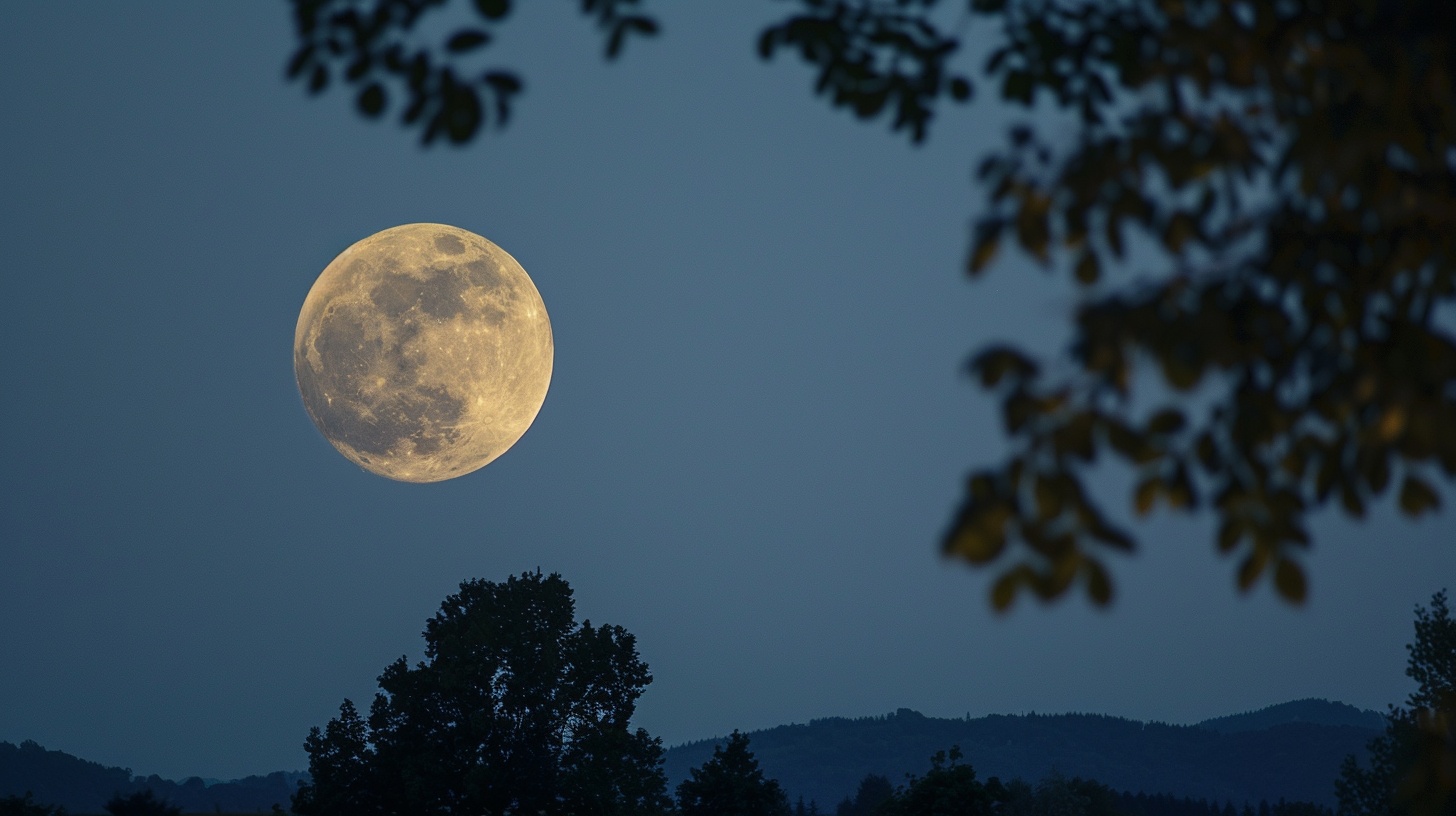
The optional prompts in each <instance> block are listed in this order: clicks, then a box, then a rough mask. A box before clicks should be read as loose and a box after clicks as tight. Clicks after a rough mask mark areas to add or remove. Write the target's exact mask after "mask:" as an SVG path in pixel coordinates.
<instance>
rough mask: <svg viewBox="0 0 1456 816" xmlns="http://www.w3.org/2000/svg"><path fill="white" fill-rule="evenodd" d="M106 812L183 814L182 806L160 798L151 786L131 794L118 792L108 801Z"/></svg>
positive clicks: (120, 814)
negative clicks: (125, 794) (126, 794)
mask: <svg viewBox="0 0 1456 816" xmlns="http://www.w3.org/2000/svg"><path fill="white" fill-rule="evenodd" d="M106 812H107V813H110V814H111V816H182V808H180V807H177V806H176V805H173V804H171V803H169V802H167V801H166V800H165V799H158V798H157V795H156V794H155V793H152V790H151V789H150V788H148V789H147V790H144V791H140V792H138V793H133V794H131V795H130V796H122V795H121V794H119V793H118V794H117V795H115V796H113V797H111V800H110V801H108V802H107V803H106Z"/></svg>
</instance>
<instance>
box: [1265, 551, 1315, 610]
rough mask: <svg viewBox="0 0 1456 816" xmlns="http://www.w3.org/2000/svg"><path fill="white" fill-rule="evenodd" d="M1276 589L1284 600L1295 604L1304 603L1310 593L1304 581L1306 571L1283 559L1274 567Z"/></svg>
mask: <svg viewBox="0 0 1456 816" xmlns="http://www.w3.org/2000/svg"><path fill="white" fill-rule="evenodd" d="M1274 588H1275V589H1277V590H1279V595H1280V596H1281V597H1283V598H1284V600H1286V601H1289V602H1290V603H1294V604H1302V603H1304V598H1305V595H1306V594H1307V593H1308V591H1309V587H1308V584H1307V582H1306V581H1305V579H1304V570H1303V569H1302V568H1301V567H1300V566H1299V565H1298V564H1296V563H1295V562H1293V561H1291V560H1289V559H1288V558H1281V559H1279V562H1278V563H1276V564H1275V565H1274Z"/></svg>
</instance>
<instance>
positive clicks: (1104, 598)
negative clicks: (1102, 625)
mask: <svg viewBox="0 0 1456 816" xmlns="http://www.w3.org/2000/svg"><path fill="white" fill-rule="evenodd" d="M1082 568H1083V569H1084V570H1086V572H1087V595H1088V597H1090V598H1091V599H1092V602H1093V603H1095V604H1097V605H1098V606H1106V605H1107V604H1108V603H1110V602H1111V601H1112V579H1111V578H1109V577H1108V575H1107V570H1106V568H1104V567H1103V566H1102V564H1101V563H1100V562H1098V561H1096V560H1094V559H1091V558H1089V559H1087V560H1086V561H1084V562H1083V564H1082Z"/></svg>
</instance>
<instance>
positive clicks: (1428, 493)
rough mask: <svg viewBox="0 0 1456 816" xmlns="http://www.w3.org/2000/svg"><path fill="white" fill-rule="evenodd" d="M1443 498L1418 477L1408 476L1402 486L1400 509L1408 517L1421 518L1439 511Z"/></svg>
mask: <svg viewBox="0 0 1456 816" xmlns="http://www.w3.org/2000/svg"><path fill="white" fill-rule="evenodd" d="M1440 506H1441V498H1440V496H1437V495H1436V491H1434V490H1432V489H1431V487H1430V485H1427V484H1426V483H1425V482H1424V481H1422V480H1421V479H1420V478H1418V477H1416V476H1406V477H1405V481H1403V482H1402V483H1401V486H1400V509H1401V510H1403V511H1405V514H1406V515H1408V516H1419V515H1421V514H1422V513H1425V512H1427V511H1430V510H1436V509H1439V508H1440Z"/></svg>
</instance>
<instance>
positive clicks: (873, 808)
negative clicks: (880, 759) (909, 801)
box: [800, 774, 895, 816]
mask: <svg viewBox="0 0 1456 816" xmlns="http://www.w3.org/2000/svg"><path fill="white" fill-rule="evenodd" d="M894 795H895V786H894V785H891V784H890V779H889V777H886V776H881V775H880V774H866V775H865V778H864V779H861V780H860V783H859V789H858V790H856V791H855V793H854V797H853V798H850V797H848V796H846V797H844V801H842V802H840V803H839V807H838V808H836V809H835V816H873V814H874V813H875V812H877V811H878V810H879V808H880V806H881V805H883V804H884V803H886V802H888V801H889V800H890V799H891V798H893V797H894ZM800 803H801V804H802V800H800Z"/></svg>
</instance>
